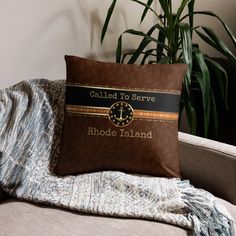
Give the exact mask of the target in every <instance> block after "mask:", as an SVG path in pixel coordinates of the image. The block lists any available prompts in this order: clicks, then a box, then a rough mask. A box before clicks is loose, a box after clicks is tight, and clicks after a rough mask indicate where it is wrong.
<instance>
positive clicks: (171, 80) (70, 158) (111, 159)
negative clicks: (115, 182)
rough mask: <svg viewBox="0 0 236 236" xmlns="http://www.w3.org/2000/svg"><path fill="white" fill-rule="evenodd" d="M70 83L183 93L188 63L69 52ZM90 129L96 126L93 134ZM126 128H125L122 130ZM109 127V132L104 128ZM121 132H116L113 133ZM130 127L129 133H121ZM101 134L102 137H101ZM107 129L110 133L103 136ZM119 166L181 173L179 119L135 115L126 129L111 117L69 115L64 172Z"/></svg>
mask: <svg viewBox="0 0 236 236" xmlns="http://www.w3.org/2000/svg"><path fill="white" fill-rule="evenodd" d="M65 60H66V65H67V83H68V84H70V85H78V84H79V85H89V86H100V87H118V88H128V89H137V88H138V89H142V90H158V91H165V92H170V93H179V94H180V91H181V87H182V79H183V75H184V73H185V71H186V68H187V66H186V65H184V64H171V65H127V64H116V63H106V62H98V61H94V60H89V59H84V58H80V57H75V56H66V57H65ZM89 129H93V131H92V134H93V135H88V133H89ZM121 129H122V130H123V131H122V130H121ZM101 130H104V131H103V133H100V132H99V131H101ZM109 131H115V132H116V135H115V136H112V135H109V134H110V133H109ZM124 131H127V132H128V134H129V137H121V135H120V134H121V133H122V132H124ZM132 131H134V132H139V133H145V134H147V133H148V132H150V131H151V133H152V137H151V138H147V137H146V138H137V137H130V136H131V132H132ZM98 132H99V135H97V134H98ZM104 132H107V134H108V135H103V134H104ZM102 170H118V171H123V172H126V173H138V174H147V175H153V176H163V177H164V176H165V177H180V176H181V175H180V167H179V146H178V121H177V120H161V119H157V120H148V119H135V120H133V122H132V123H131V124H130V125H128V126H127V127H124V128H120V127H116V126H114V125H113V124H112V123H111V122H109V119H108V117H106V116H91V115H77V114H70V113H67V112H66V113H65V120H64V127H63V135H62V149H61V156H60V158H59V160H58V163H57V166H56V168H55V173H56V174H58V175H69V174H80V173H90V172H96V171H102Z"/></svg>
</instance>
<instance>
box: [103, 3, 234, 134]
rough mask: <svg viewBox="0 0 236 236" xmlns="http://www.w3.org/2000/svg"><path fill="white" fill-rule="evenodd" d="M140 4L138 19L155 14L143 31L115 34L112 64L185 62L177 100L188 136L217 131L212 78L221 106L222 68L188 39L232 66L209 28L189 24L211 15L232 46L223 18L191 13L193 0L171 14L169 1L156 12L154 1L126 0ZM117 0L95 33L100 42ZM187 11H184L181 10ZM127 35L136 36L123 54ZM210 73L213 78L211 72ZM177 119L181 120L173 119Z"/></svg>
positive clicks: (223, 95) (230, 57)
mask: <svg viewBox="0 0 236 236" xmlns="http://www.w3.org/2000/svg"><path fill="white" fill-rule="evenodd" d="M130 1H133V2H135V3H136V4H139V5H141V6H143V12H142V15H141V16H140V19H141V23H142V22H143V20H144V19H145V17H147V13H148V12H151V13H153V14H154V15H155V17H156V23H155V24H154V25H151V26H150V28H149V29H148V30H147V31H146V32H142V31H139V30H134V29H127V30H125V31H124V32H123V33H122V34H121V35H120V36H119V38H118V43H117V49H116V62H117V63H129V64H133V63H137V62H138V61H139V63H141V64H145V63H151V64H153V63H186V64H188V66H189V69H188V71H187V73H186V76H185V79H184V81H183V90H182V94H181V101H180V117H181V114H182V111H183V109H185V111H186V116H187V121H188V125H189V127H190V131H191V133H192V134H197V135H200V136H204V137H209V133H210V132H211V133H212V131H213V133H215V134H216V133H217V129H218V114H217V104H216V100H215V97H216V96H217V94H216V92H215V90H214V89H213V87H212V82H214V83H215V84H217V86H218V88H219V91H220V95H221V98H222V100H223V101H224V104H225V106H226V107H227V93H228V92H227V91H228V75H227V72H226V71H225V69H224V68H223V67H222V66H221V65H220V64H219V63H217V62H216V61H215V60H214V59H212V58H210V57H209V56H208V55H206V54H204V52H202V51H201V49H200V48H199V45H198V44H196V43H194V42H193V34H197V35H198V36H199V37H200V39H201V40H203V41H204V42H205V43H207V44H208V45H210V46H211V47H213V48H215V49H216V50H217V51H218V52H220V53H221V54H222V55H223V56H224V57H226V58H227V59H228V60H230V61H231V62H232V63H233V64H234V65H236V57H235V55H234V54H233V53H232V52H231V51H230V49H229V48H228V47H227V46H226V45H225V44H224V43H223V42H222V41H221V39H220V38H219V37H218V36H217V35H216V34H215V32H214V31H213V30H212V29H211V28H209V27H208V26H195V25H194V17H195V16H197V15H206V16H209V17H214V18H215V19H216V20H217V21H218V22H219V23H220V24H222V25H223V27H224V29H225V32H226V33H227V34H228V36H229V37H230V39H231V40H232V42H233V45H234V46H235V47H236V37H235V36H234V34H233V32H232V31H231V30H230V29H229V27H228V26H227V25H226V24H225V23H224V22H223V20H222V19H221V18H220V17H218V16H217V15H216V14H214V13H213V12H211V11H194V4H195V0H182V1H180V4H179V6H178V9H177V12H174V11H173V8H172V1H171V0H159V4H160V7H161V9H162V11H163V14H162V15H160V14H158V12H157V10H156V9H154V8H153V6H154V3H155V1H156V0H146V1H145V3H144V1H140V0H130ZM116 5H117V0H112V2H111V5H110V7H109V9H108V11H107V15H106V19H105V22H104V25H103V29H102V33H101V42H102V41H103V39H104V37H105V35H106V32H107V28H108V26H109V22H110V19H111V16H112V13H113V11H114V9H115V7H116ZM186 9H187V14H185V13H184V12H185V10H186ZM124 34H130V35H134V36H137V37H140V38H141V40H140V43H139V45H138V47H137V48H135V49H133V50H131V51H128V52H124V51H123V49H122V40H123V39H122V37H123V35H124ZM211 72H213V74H214V77H212V76H211V74H212V73H211ZM179 120H181V119H179Z"/></svg>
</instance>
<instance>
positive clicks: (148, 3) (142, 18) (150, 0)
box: [141, 0, 153, 23]
mask: <svg viewBox="0 0 236 236" xmlns="http://www.w3.org/2000/svg"><path fill="white" fill-rule="evenodd" d="M152 2H153V0H148V1H147V6H149V7H150V6H151V5H152ZM148 10H149V8H148V7H145V9H144V11H143V14H142V16H141V23H142V22H143V20H144V18H145V16H146V15H147V12H148Z"/></svg>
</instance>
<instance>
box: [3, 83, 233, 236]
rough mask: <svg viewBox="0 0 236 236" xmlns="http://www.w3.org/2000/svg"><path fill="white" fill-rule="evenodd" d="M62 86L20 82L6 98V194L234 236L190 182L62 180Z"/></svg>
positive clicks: (114, 176) (222, 212)
mask: <svg viewBox="0 0 236 236" xmlns="http://www.w3.org/2000/svg"><path fill="white" fill-rule="evenodd" d="M64 90H65V83H64V81H48V80H44V79H38V80H31V81H24V82H21V83H19V84H17V85H15V86H13V87H10V88H8V89H4V90H1V91H0V186H1V187H2V188H3V189H4V190H5V191H6V192H8V193H9V194H10V195H12V196H15V197H17V198H19V199H24V200H28V201H33V202H40V203H47V204H50V205H54V206H59V207H63V208H67V209H72V210H76V211H80V212H87V213H93V214H100V215H111V216H119V217H133V218H142V219H151V220H157V221H161V222H166V223H170V224H174V225H177V226H181V227H184V228H186V229H188V230H190V232H192V233H193V235H199V236H200V235H201V236H203V235H205V236H207V235H221V236H223V235H225V236H228V235H229V236H233V235H234V232H233V219H232V218H231V216H230V215H229V214H228V212H227V211H226V209H225V208H224V207H223V206H222V205H220V204H219V203H218V202H217V200H216V199H215V197H214V196H212V195H211V194H210V193H208V192H206V191H204V190H200V189H196V188H194V187H193V186H191V185H190V184H189V182H188V181H181V180H179V179H167V178H154V177H144V176H136V175H129V174H125V173H121V172H112V171H106V172H97V173H91V174H83V175H78V176H67V177H58V176H55V175H54V174H53V173H52V171H51V170H52V168H53V167H54V166H55V163H56V161H57V158H58V156H59V150H60V134H61V130H62V123H63V115H64V113H63V112H64V109H63V107H64V92H65V91H64Z"/></svg>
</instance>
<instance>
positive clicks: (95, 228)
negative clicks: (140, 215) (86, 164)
mask: <svg viewBox="0 0 236 236" xmlns="http://www.w3.org/2000/svg"><path fill="white" fill-rule="evenodd" d="M0 232H1V235H10V236H16V235H17V236H25V235H34V236H41V235H43V236H52V235H53V236H57V235H58V236H61V235H63V236H67V235H71V236H72V235H73V236H74V235H79V236H88V235H89V236H95V235H96V236H98V235H101V236H111V235H112V236H116V235H117V236H118V235H119V236H122V235H123V236H126V235H127V236H130V235H137V236H139V235H140V236H141V235H143V236H144V235H149V236H152V235H153V236H154V235H155V236H156V235H168V236H187V231H186V230H184V229H181V228H178V227H175V226H172V225H168V224H162V223H158V222H154V221H153V222H152V221H145V220H137V219H122V218H114V217H113V218H112V217H102V216H94V215H86V214H78V213H74V212H71V211H66V210H61V209H58V208H51V207H47V206H42V205H35V204H30V203H26V202H20V201H17V200H10V201H8V202H6V203H5V204H2V205H0Z"/></svg>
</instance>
